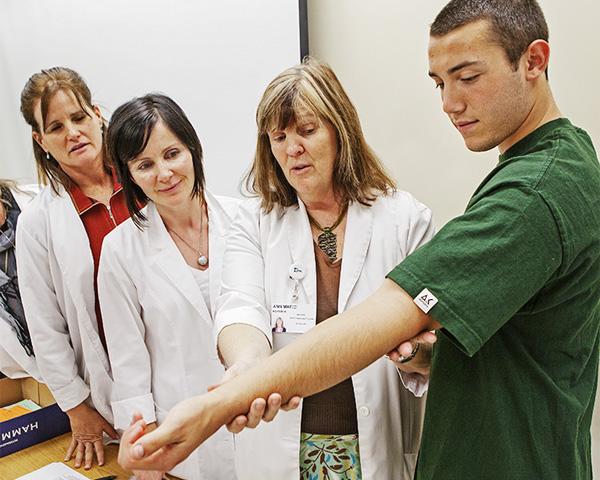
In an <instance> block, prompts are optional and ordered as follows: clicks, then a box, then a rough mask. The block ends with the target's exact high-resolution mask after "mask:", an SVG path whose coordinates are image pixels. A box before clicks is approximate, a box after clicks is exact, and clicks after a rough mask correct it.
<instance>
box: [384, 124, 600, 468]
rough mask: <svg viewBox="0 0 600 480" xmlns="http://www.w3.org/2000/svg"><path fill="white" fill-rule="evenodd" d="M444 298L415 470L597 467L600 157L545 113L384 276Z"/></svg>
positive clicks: (576, 132)
mask: <svg viewBox="0 0 600 480" xmlns="http://www.w3.org/2000/svg"><path fill="white" fill-rule="evenodd" d="M389 278H391V279H392V280H394V281H395V282H396V283H398V284H399V285H400V286H401V287H402V288H403V289H404V290H406V291H407V292H408V293H409V294H410V295H411V296H413V297H414V296H417V295H418V294H419V293H420V292H421V291H422V290H423V289H424V288H427V289H428V290H429V291H430V292H431V293H432V294H433V295H434V296H435V297H437V299H438V303H437V304H436V305H435V306H434V307H433V308H432V310H431V311H430V312H429V314H430V315H431V316H432V317H433V318H435V319H436V320H438V321H439V322H440V323H441V324H442V325H443V327H444V329H443V330H441V332H440V333H439V334H438V337H439V339H438V343H437V344H436V346H435V348H434V355H433V364H432V371H431V384H430V389H429V397H428V401H427V409H426V414H425V425H424V431H423V440H422V444H421V451H420V456H419V461H418V467H417V476H416V478H417V479H418V480H428V479H443V480H454V479H460V480H470V479H473V480H485V479H502V480H504V479H510V480H515V479H523V480H542V479H543V480H551V479H557V480H576V479H590V478H592V470H591V458H590V453H591V438H590V425H591V419H592V412H593V404H594V397H595V391H596V383H597V379H598V358H599V351H600V349H599V344H600V308H599V307H600V165H599V164H598V159H597V157H596V154H595V152H594V148H593V146H592V142H591V140H590V138H589V136H588V135H587V134H586V133H585V132H584V131H583V130H581V129H578V128H576V127H574V126H573V125H572V124H571V123H570V122H569V121H568V120H566V119H558V120H554V121H552V122H549V123H547V124H545V125H543V126H542V127H540V128H538V129H537V130H536V131H534V132H533V133H531V134H530V135H528V136H527V137H526V138H524V139H523V140H521V141H520V142H518V143H517V144H516V145H514V146H513V147H512V148H510V149H509V150H508V151H507V152H506V153H505V154H503V155H501V156H500V161H499V163H498V165H497V166H496V168H495V169H494V170H493V171H492V172H491V173H490V174H489V175H488V176H487V178H486V179H485V180H484V181H483V183H482V184H481V185H480V186H479V188H478V189H477V191H476V192H475V194H474V195H473V197H472V199H471V201H470V202H469V205H468V207H467V210H466V212H465V213H464V214H463V215H461V216H460V217H457V218H456V219H454V220H452V221H451V222H449V223H448V224H447V225H446V226H445V227H444V228H443V229H442V230H441V231H440V232H439V233H438V234H437V235H436V237H435V238H434V239H433V240H431V241H430V242H429V243H428V244H426V245H425V246H423V247H421V248H420V249H419V250H417V251H416V252H415V253H413V254H412V255H410V256H409V257H408V258H406V259H405V260H404V261H403V262H402V263H401V264H400V265H398V267H396V268H395V269H394V270H393V271H392V272H391V273H390V274H389Z"/></svg>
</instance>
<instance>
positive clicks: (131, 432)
mask: <svg viewBox="0 0 600 480" xmlns="http://www.w3.org/2000/svg"><path fill="white" fill-rule="evenodd" d="M145 426H146V423H145V422H144V420H138V421H136V422H135V423H133V424H131V425H130V426H129V428H127V429H126V430H125V431H124V432H123V436H122V437H121V442H122V443H126V444H133V443H135V442H136V441H137V440H138V439H139V438H140V437H141V436H142V435H143V434H144V427H145Z"/></svg>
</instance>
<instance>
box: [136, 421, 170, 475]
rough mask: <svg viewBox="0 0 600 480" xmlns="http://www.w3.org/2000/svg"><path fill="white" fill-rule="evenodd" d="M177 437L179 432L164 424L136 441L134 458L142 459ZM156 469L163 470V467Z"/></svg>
mask: <svg viewBox="0 0 600 480" xmlns="http://www.w3.org/2000/svg"><path fill="white" fill-rule="evenodd" d="M176 437H177V432H174V431H173V430H172V429H171V428H169V427H167V424H163V425H161V426H160V427H158V428H157V429H156V430H152V431H151V432H149V433H147V434H146V435H144V436H143V437H141V438H140V439H139V440H138V441H137V442H136V444H135V445H134V446H133V451H132V453H133V455H134V458H136V459H141V458H145V457H149V456H150V455H152V454H153V453H154V452H156V451H157V450H160V449H161V448H163V447H167V446H169V445H170V444H171V443H174V439H175V438H176ZM155 470H162V468H156V469H155ZM168 470H170V469H168Z"/></svg>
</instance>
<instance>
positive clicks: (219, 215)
mask: <svg viewBox="0 0 600 480" xmlns="http://www.w3.org/2000/svg"><path fill="white" fill-rule="evenodd" d="M205 198H206V204H207V206H208V258H209V265H210V268H209V269H208V271H209V273H208V275H209V279H210V284H209V291H210V305H211V313H213V312H214V306H215V305H216V303H217V297H218V296H219V293H220V290H221V269H222V268H223V255H224V253H225V242H226V240H227V231H228V229H229V225H230V223H231V219H229V216H228V215H227V213H226V212H225V210H224V209H223V207H222V206H221V205H220V204H219V202H218V200H217V199H216V198H215V197H214V196H213V195H212V194H210V193H209V192H206V191H205ZM225 222H227V223H225Z"/></svg>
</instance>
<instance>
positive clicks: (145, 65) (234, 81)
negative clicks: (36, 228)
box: [0, 0, 300, 194]
mask: <svg viewBox="0 0 600 480" xmlns="http://www.w3.org/2000/svg"><path fill="white" fill-rule="evenodd" d="M299 59H300V36H299V14H298V3H297V0H253V1H252V2H248V1H245V0H219V1H195V0H173V1H167V0H127V1H121V0H102V1H89V0H88V1H81V0H44V1H42V0H1V1H0V72H1V76H0V125H1V126H2V128H0V145H2V150H1V152H0V178H3V177H4V178H15V179H19V180H24V181H33V180H34V179H35V169H34V160H33V153H32V146H31V130H30V128H29V127H28V126H27V125H26V124H25V122H24V121H23V118H22V117H21V114H20V111H19V96H20V92H21V90H22V88H23V86H24V85H25V82H26V81H27V79H28V78H29V76H30V75H31V74H33V73H34V72H38V71H39V70H40V69H41V68H48V67H51V66H56V65H60V66H68V67H71V68H73V69H75V70H77V71H78V72H79V73H80V74H81V75H82V76H83V77H84V78H85V79H86V81H87V82H88V84H89V86H90V89H91V91H92V95H93V97H94V101H95V102H97V103H99V104H100V105H101V106H102V107H104V111H105V113H106V116H107V117H108V116H110V113H111V112H112V111H114V109H115V108H116V107H117V106H118V105H120V104H121V103H123V102H124V101H126V100H129V99H130V98H132V97H134V96H138V95H143V94H145V93H148V92H150V91H161V92H163V93H166V94H167V95H170V96H172V97H173V98H174V99H175V100H176V101H177V102H178V103H179V104H180V105H181V107H182V108H183V109H184V110H185V111H186V113H187V114H188V116H189V118H190V120H191V121H192V123H193V124H194V126H195V127H196V130H197V132H198V135H199V137H200V140H201V142H202V145H203V147H204V153H205V156H204V157H205V166H206V171H207V174H206V177H207V183H208V186H209V188H212V189H213V190H215V191H217V192H219V193H222V194H236V193H237V186H238V180H239V178H240V177H241V175H242V173H243V172H245V170H246V169H247V167H248V165H249V163H250V161H251V158H252V154H253V151H254V146H255V144H256V126H255V122H254V112H255V110H256V105H257V104H258V101H259V99H260V95H261V94H262V91H263V90H264V88H265V87H266V85H267V83H268V82H269V81H270V80H271V79H272V78H273V77H274V76H275V75H276V74H277V73H279V72H280V71H281V70H283V69H284V68H286V67H288V66H289V65H291V64H294V63H297V62H298V61H299Z"/></svg>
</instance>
